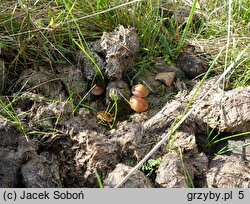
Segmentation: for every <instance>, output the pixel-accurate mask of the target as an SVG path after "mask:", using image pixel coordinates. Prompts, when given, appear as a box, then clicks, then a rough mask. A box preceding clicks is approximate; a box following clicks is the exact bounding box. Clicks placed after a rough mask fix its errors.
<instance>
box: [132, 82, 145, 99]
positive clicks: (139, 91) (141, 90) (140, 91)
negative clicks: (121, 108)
mask: <svg viewBox="0 0 250 204" xmlns="http://www.w3.org/2000/svg"><path fill="white" fill-rule="evenodd" d="M131 92H132V93H133V94H134V95H135V96H138V97H146V96H147V95H148V94H149V90H148V88H147V87H146V86H144V85H143V84H137V85H134V86H133V87H132V89H131Z"/></svg>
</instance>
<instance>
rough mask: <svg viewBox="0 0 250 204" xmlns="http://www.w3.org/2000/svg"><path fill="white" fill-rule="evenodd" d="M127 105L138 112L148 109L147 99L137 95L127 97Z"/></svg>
mask: <svg viewBox="0 0 250 204" xmlns="http://www.w3.org/2000/svg"><path fill="white" fill-rule="evenodd" d="M129 105H130V107H131V108H132V109H133V110H134V111H136V112H138V113H141V112H144V111H146V110H147V109H148V101H147V100H146V99H144V98H141V97H138V96H131V97H130V99H129Z"/></svg>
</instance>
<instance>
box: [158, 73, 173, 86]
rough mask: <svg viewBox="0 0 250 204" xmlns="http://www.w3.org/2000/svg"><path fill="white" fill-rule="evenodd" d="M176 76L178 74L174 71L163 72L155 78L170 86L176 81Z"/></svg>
mask: <svg viewBox="0 0 250 204" xmlns="http://www.w3.org/2000/svg"><path fill="white" fill-rule="evenodd" d="M175 76H176V74H175V73H174V72H161V73H159V74H157V75H156V76H155V80H159V81H161V82H163V83H164V84H165V85H166V86H168V87H170V86H172V85H173V83H174V79H175Z"/></svg>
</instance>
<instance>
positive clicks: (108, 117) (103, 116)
mask: <svg viewBox="0 0 250 204" xmlns="http://www.w3.org/2000/svg"><path fill="white" fill-rule="evenodd" d="M96 117H97V119H98V120H99V122H100V123H101V124H103V125H106V124H107V123H111V122H112V121H113V119H114V118H113V114H112V113H109V112H107V111H99V112H98V113H97V115H96Z"/></svg>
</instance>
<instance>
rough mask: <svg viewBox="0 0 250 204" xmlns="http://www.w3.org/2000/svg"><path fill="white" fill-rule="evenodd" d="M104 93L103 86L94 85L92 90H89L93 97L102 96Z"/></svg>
mask: <svg viewBox="0 0 250 204" xmlns="http://www.w3.org/2000/svg"><path fill="white" fill-rule="evenodd" d="M104 91H105V88H104V87H103V86H99V85H95V86H94V88H93V89H92V90H91V93H92V94H93V95H95V96H99V95H102V94H103V93H104Z"/></svg>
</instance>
